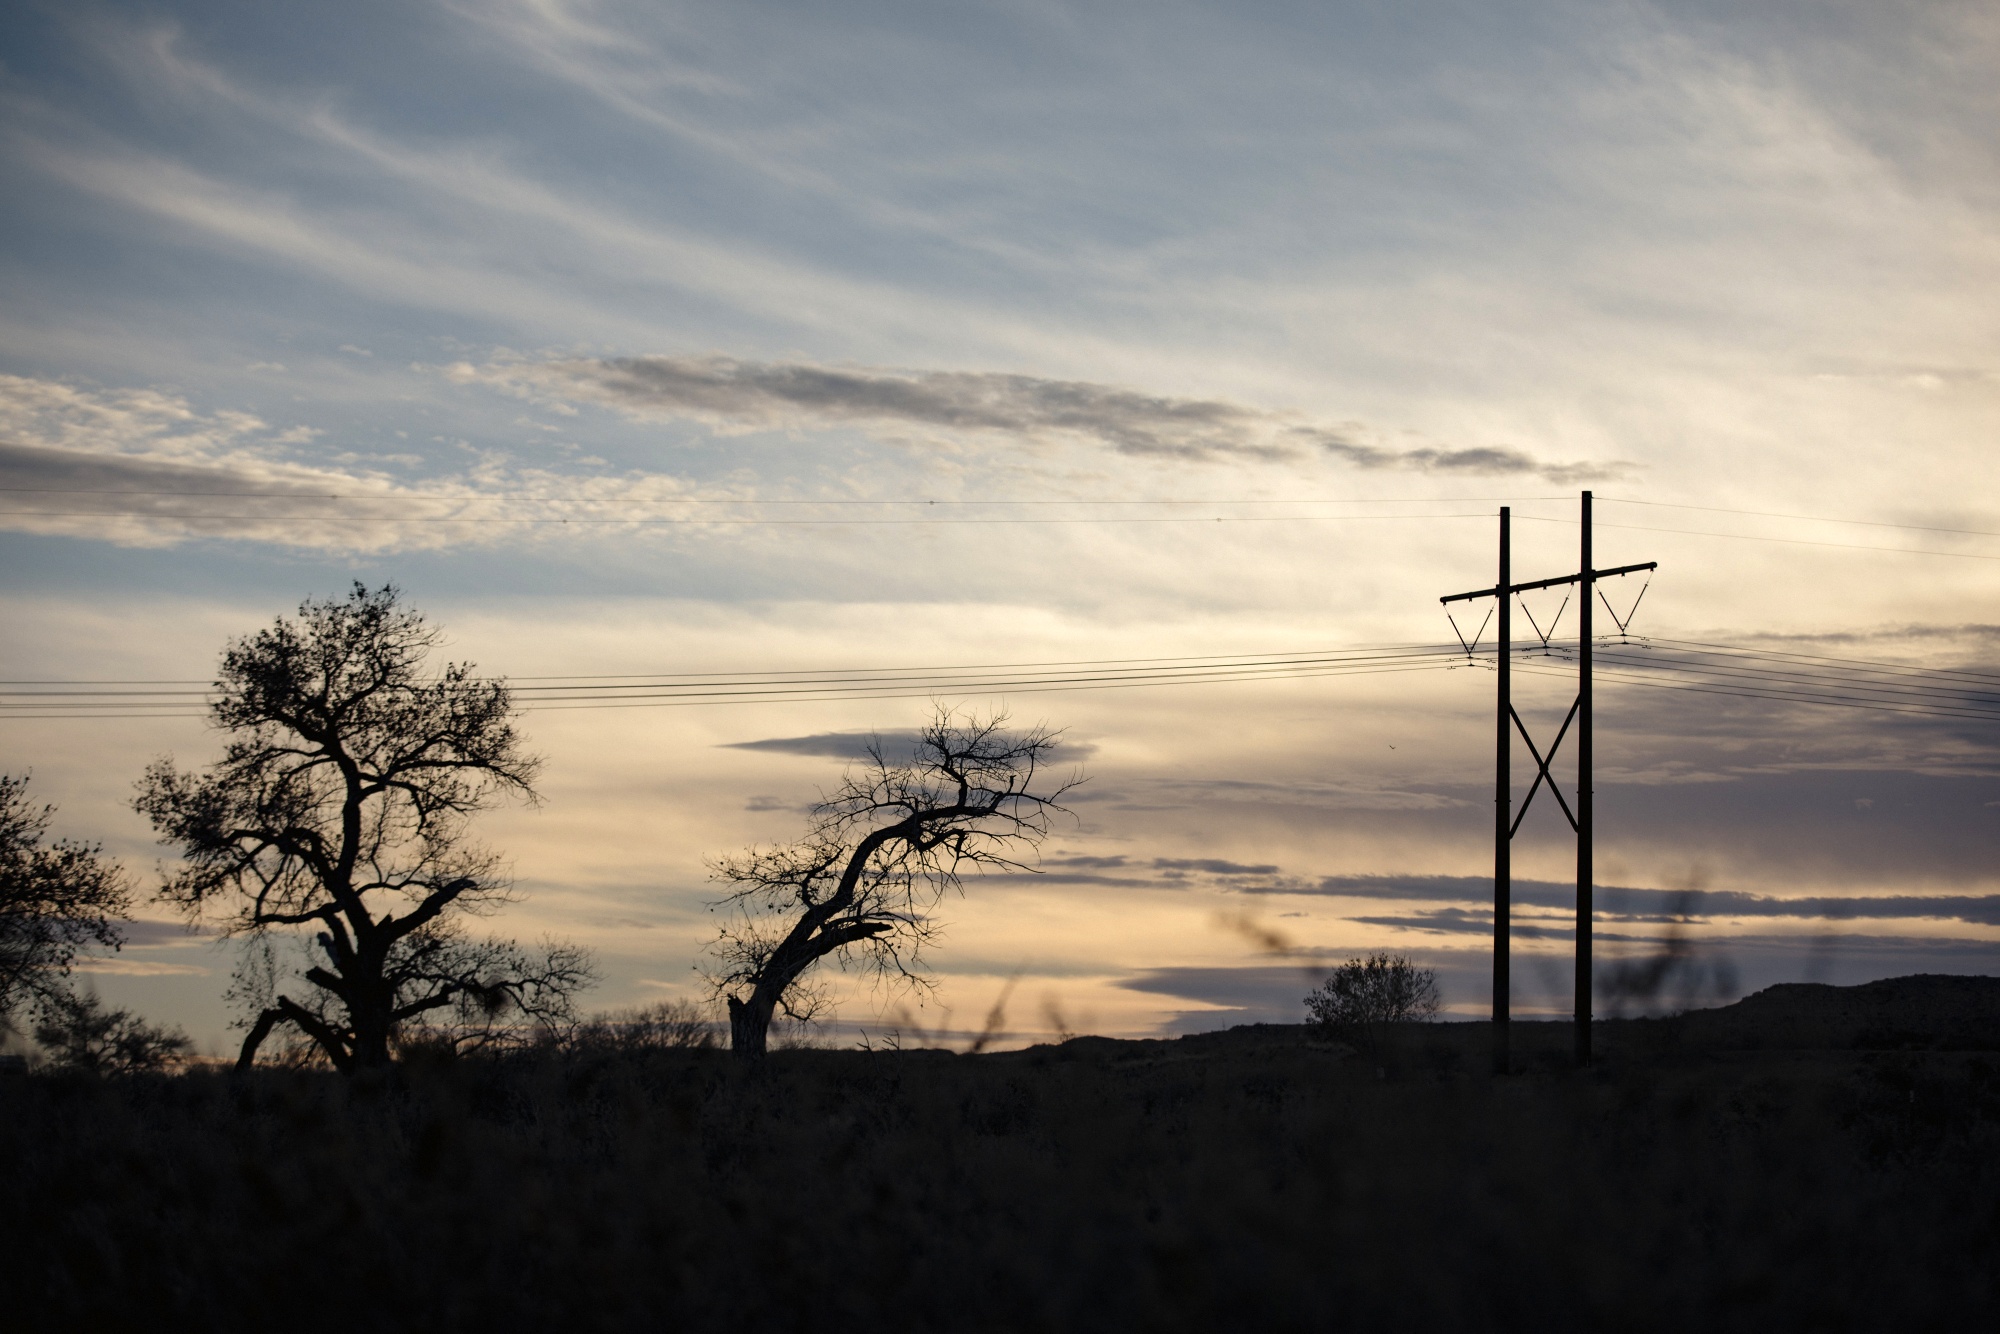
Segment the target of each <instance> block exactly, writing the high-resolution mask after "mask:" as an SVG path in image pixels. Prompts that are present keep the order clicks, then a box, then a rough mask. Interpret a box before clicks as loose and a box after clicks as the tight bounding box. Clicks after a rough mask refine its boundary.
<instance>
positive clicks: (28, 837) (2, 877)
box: [0, 774, 132, 1026]
mask: <svg viewBox="0 0 2000 1334" xmlns="http://www.w3.org/2000/svg"><path fill="white" fill-rule="evenodd" d="M54 814H55V808H54V807H53V806H47V805H44V806H40V807H37V806H36V805H35V803H34V802H33V801H31V800H30V799H29V797H28V780H27V778H26V777H25V776H23V777H19V778H16V777H12V776H10V775H6V774H0V1023H4V1024H7V1025H10V1026H11V1025H12V1023H13V1022H14V1019H15V1016H16V1015H17V1014H18V1012H19V1011H20V1010H21V1009H22V1008H24V1007H32V1008H34V1009H36V1010H38V1011H43V1012H47V1011H49V1010H50V1009H51V1007H53V1006H55V1005H57V1004H59V1003H60V1001H61V1000H62V998H63V997H65V996H66V995H67V994H68V992H67V990H66V989H65V987H64V979H66V978H67V977H68V976H69V971H70V968H71V967H72V966H73V965H74V963H75V962H76V956H77V952H78V951H79V950H82V949H85V948H88V947H90V946H93V945H96V946H101V947H103V948H106V949H114V950H115V949H117V948H118V946H119V945H120V944H122V943H123V941H124V936H123V934H122V933H121V932H120V930H119V922H120V921H121V920H122V919H124V918H125V917H126V916H127V915H128V913H129V912H130V910H131V906H132V894H131V891H130V889H129V888H127V886H126V883H125V877H124V875H123V873H122V872H121V871H120V870H119V868H118V866H117V865H116V864H115V863H113V862H109V861H106V860H105V858H104V849H103V848H102V847H101V846H99V845H97V844H95V843H77V842H73V841H71V840H69V839H58V840H57V841H56V842H54V843H52V844H50V845H48V846H47V847H44V846H43V845H42V840H43V838H44V837H45V836H46V835H47V833H48V828H49V821H50V819H51V818H52V817H53V816H54Z"/></svg>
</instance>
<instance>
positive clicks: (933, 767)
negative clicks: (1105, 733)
mask: <svg viewBox="0 0 2000 1334" xmlns="http://www.w3.org/2000/svg"><path fill="white" fill-rule="evenodd" d="M1005 723H1006V717H1005V715H999V714H996V715H994V716H992V717H989V718H985V719H981V718H978V717H971V716H968V717H964V718H961V717H959V716H957V715H954V714H953V713H951V712H950V711H949V710H947V709H944V708H942V707H940V708H939V709H938V711H937V713H936V714H935V716H933V718H932V719H931V721H930V722H929V723H928V724H927V725H926V726H925V727H924V728H923V730H922V732H921V734H920V735H919V737H918V739H917V743H916V747H915V751H914V754H912V755H911V756H910V758H909V759H907V760H904V759H902V758H901V757H900V756H897V757H891V755H890V754H889V753H888V752H887V751H886V749H885V747H884V745H883V743H882V742H881V741H880V740H879V739H878V740H876V741H873V742H871V743H870V745H869V748H868V759H867V760H866V761H865V762H863V763H862V764H859V765H857V766H856V767H855V768H853V769H850V770H849V772H848V774H847V776H846V777H845V778H844V779H843V781H842V782H841V785H840V787H839V788H838V789H837V790H836V791H835V792H834V793H833V794H832V795H831V796H829V797H827V798H826V799H824V800H822V801H821V802H819V804H817V805H816V806H814V807H813V809H812V814H811V820H810V823H809V825H808V827H807V830H806V835H805V837H804V838H802V839H800V840H799V841H798V842H796V843H788V844H783V845H781V846H778V847H772V848H753V849H751V850H750V851H749V852H747V853H745V854H744V855H743V856H741V857H734V858H728V859H724V860H722V861H719V862H717V863H715V865H714V871H715V876H716V879H718V880H721V881H722V882H724V883H725V884H728V885H731V886H734V888H733V890H732V891H731V892H730V893H729V894H728V895H727V896H725V897H724V898H723V899H722V900H721V901H720V902H719V903H718V905H717V906H718V907H727V908H728V909H729V910H731V913H732V916H731V919H730V920H729V922H728V923H727V924H726V925H725V926H724V927H723V928H722V931H721V933H720V935H719V936H718V938H717V940H716V941H715V943H714V945H713V946H712V947H711V951H710V952H711V955H712V958H713V960H714V963H713V966H712V967H711V969H710V971H709V975H708V976H709V982H710V984H711V985H712V986H713V987H714V988H715V991H716V993H717V994H718V995H720V996H722V997H723V998H724V999H725V1000H726V1001H727V1002H728V1006H729V1037H730V1047H731V1049H732V1050H733V1051H735V1052H736V1054H737V1055H739V1056H744V1057H752V1058H754V1057H759V1056H762V1055H763V1054H764V1051H765V1046H766V1042H767V1040H768V1035H769V1032H770V1028H771V1022H772V1019H773V1018H774V1017H775V1016H776V1015H777V1014H779V1013H781V1012H782V1013H783V1014H785V1015H787V1016H789V1017H791V1018H794V1019H801V1020H804V1019H810V1018H812V1017H813V1014H814V1012H815V1011H816V1010H817V1008H818V1007H819V1005H820V1003H821V1000H822V993H821V992H820V991H819V990H818V989H817V988H815V987H814V986H813V985H812V982H811V978H810V976H809V975H810V974H811V972H812V970H813V969H814V967H815V965H817V964H818V963H819V962H820V961H821V960H822V959H825V958H827V957H828V956H832V957H833V958H834V959H835V960H836V961H837V962H838V963H840V964H841V965H842V966H859V967H862V968H866V969H869V970H872V971H874V972H876V973H877V974H878V975H881V976H886V977H889V978H892V979H894V980H896V981H899V982H904V983H907V984H909V985H912V986H915V987H918V988H920V989H928V988H930V987H931V986H932V985H933V981H932V979H931V978H930V976H929V975H928V974H927V973H926V972H925V971H924V961H923V952H924V949H925V947H926V946H928V945H929V944H930V943H931V942H932V941H933V940H935V939H936V935H937V931H938V924H937V923H936V921H935V920H934V919H933V918H932V917H931V916H930V913H931V910H932V909H934V908H935V907H936V905H937V903H938V902H939V900H940V899H942V898H943V897H944V895H945V893H946V892H947V891H957V890H960V889H962V884H961V878H962V876H963V875H964V874H965V873H966V872H967V871H991V870H1031V869H1033V868H1032V867H1031V866H1029V865H1028V864H1027V863H1025V862H1023V861H1020V860H1018V858H1017V854H1019V853H1021V852H1023V851H1025V850H1031V849H1033V848H1035V847H1036V846H1038V845H1039V844H1040V843H1041V841H1042V840H1043V839H1044V838H1045V837H1047V835H1048V833H1049V830H1050V827H1051V823H1052V820H1053V818H1054V817H1055V816H1056V815H1058V814H1066V813H1067V812H1066V811H1065V809H1064V807H1063V806H1062V805H1061V800H1062V797H1063V796H1064V794H1065V793H1067V792H1069V791H1070V790H1071V789H1072V788H1074V787H1075V786H1076V784H1077V783H1079V782H1081V781H1082V780H1081V779H1080V778H1078V777H1075V776H1071V777H1069V778H1066V779H1048V778H1046V777H1045V772H1046V770H1047V767H1048V763H1049V758H1050V754H1051V752H1052V751H1053V750H1054V748H1055V746H1056V740H1057V734H1056V733H1055V732H1052V731H1050V730H1049V729H1047V728H1042V727H1037V728H1034V729H1032V730H1029V731H1025V732H1009V731H1007V730H1006V727H1005Z"/></svg>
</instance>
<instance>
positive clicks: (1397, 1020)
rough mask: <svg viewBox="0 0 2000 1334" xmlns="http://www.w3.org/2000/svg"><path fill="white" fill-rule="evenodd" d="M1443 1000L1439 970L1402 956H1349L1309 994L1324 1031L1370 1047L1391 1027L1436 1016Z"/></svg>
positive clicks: (1309, 1006)
mask: <svg viewBox="0 0 2000 1334" xmlns="http://www.w3.org/2000/svg"><path fill="white" fill-rule="evenodd" d="M1438 1003H1439V1002H1438V984H1437V974H1436V973H1434V972H1432V971H1431V970H1430V969H1428V968H1419V967H1418V966H1417V965H1416V964H1414V963H1412V962H1411V961H1410V958H1409V956H1408V955H1403V954H1371V955H1369V956H1368V957H1367V958H1365V959H1349V960H1348V961H1347V962H1346V963H1344V964H1342V965H1340V967H1338V968H1336V969H1334V970H1333V971H1332V972H1331V973H1329V974H1328V975H1327V979H1326V981H1324V982H1322V983H1320V984H1319V986H1317V987H1315V988H1314V989H1313V990H1312V991H1311V992H1310V993H1308V994H1307V996H1306V1010H1307V1012H1308V1013H1309V1014H1311V1015H1312V1019H1313V1022H1314V1023H1315V1024H1317V1025H1318V1026H1319V1027H1320V1028H1321V1029H1322V1030H1324V1031H1326V1032H1327V1033H1328V1034H1330V1035H1332V1036H1334V1037H1338V1038H1340V1039H1342V1040H1343V1041H1347V1042H1352V1043H1354V1044H1356V1045H1357V1046H1361V1047H1367V1048H1371V1049H1372V1048H1373V1047H1374V1046H1375V1045H1376V1044H1377V1043H1379V1042H1380V1040H1381V1037H1382V1030H1383V1028H1384V1027H1385V1026H1386V1025H1389V1024H1402V1023H1421V1022H1428V1021H1429V1020H1432V1019H1435V1018H1436V1017H1437V1012H1438Z"/></svg>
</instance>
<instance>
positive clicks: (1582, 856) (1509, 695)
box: [1438, 491, 1659, 1074]
mask: <svg viewBox="0 0 2000 1334" xmlns="http://www.w3.org/2000/svg"><path fill="white" fill-rule="evenodd" d="M1512 526H1513V515H1512V509H1511V507H1509V506H1504V505H1503V506H1502V507H1501V509H1500V577H1499V580H1498V581H1497V582H1496V583H1495V584H1494V586H1493V587H1491V588H1478V589H1474V590H1473V591H1471V592H1469V593H1452V594H1450V595H1448V596H1446V597H1442V598H1439V599H1438V601H1439V602H1440V603H1443V604H1445V605H1447V606H1448V605H1449V604H1451V603H1453V602H1469V601H1474V600H1477V599H1479V598H1495V599H1497V601H1498V613H1499V616H1498V619H1499V622H1500V623H1499V625H1498V626H1497V627H1495V632H1496V634H1497V635H1498V638H1499V644H1498V648H1497V652H1496V653H1495V655H1494V656H1495V661H1496V664H1497V667H1498V675H1499V690H1498V709H1497V710H1496V717H1495V721H1496V724H1497V730H1496V736H1495V740H1496V746H1495V751H1496V754H1495V761H1494V783H1493V785H1494V792H1493V1069H1494V1072H1495V1073H1496V1074H1505V1073H1507V1071H1508V1069H1509V1068H1510V1066H1511V1063H1512V1055H1511V1050H1510V1045H1509V1034H1508V1011H1509V1008H1510V1005H1511V1001H1512V988H1513V973H1512V964H1513V960H1512V952H1511V946H1512V934H1513V922H1512V910H1513V876H1514V868H1513V842H1514V835H1515V833H1516V832H1518V831H1519V830H1520V828H1521V820H1522V819H1523V818H1524V817H1525V816H1526V815H1527V813H1528V806H1529V804H1530V803H1531V802H1533V801H1534V799H1535V794H1536V793H1538V792H1540V791H1541V790H1542V786H1543V785H1544V784H1547V786H1548V789H1549V791H1550V793H1552V794H1553V795H1554V797H1555V800H1556V804H1557V805H1558V806H1560V807H1561V808H1562V813H1563V816H1564V818H1565V819H1567V820H1568V821H1569V827H1570V829H1571V830H1572V831H1573V832H1574V833H1575V834H1576V1060H1577V1063H1578V1064H1579V1065H1586V1064H1588V1063H1589V1061H1590V1002H1591V964H1590V926H1591V915H1592V911H1593V909H1592V902H1591V900H1592V896H1593V892H1594V889H1595V883H1594V882H1595V876H1596V870H1595V864H1594V859H1595V848H1594V846H1593V840H1594V835H1595V825H1594V811H1593V807H1594V804H1595V803H1594V802H1593V801H1592V800H1591V763H1592V754H1591V748H1592V742H1593V741H1594V739H1595V738H1594V735H1593V731H1594V723H1595V719H1594V717H1593V710H1592V699H1591V646H1592V635H1593V633H1594V630H1593V625H1592V610H1593V606H1592V604H1593V602H1594V601H1595V598H1596V596H1599V595H1601V594H1600V591H1599V590H1598V588H1597V581H1598V580H1599V579H1608V578H1611V577H1613V576H1616V575H1626V574H1636V573H1639V572H1640V571H1650V570H1656V569H1658V568H1659V562H1657V561H1646V562H1644V563H1643V564H1639V565H1620V566H1617V567H1616V568H1614V569H1609V570H1599V569H1596V568H1594V567H1593V566H1592V564H1591V550H1590V545H1591V544H1590V492H1588V491H1585V492H1584V493H1583V548H1582V559H1581V561H1580V562H1579V564H1578V568H1577V572H1576V573H1575V574H1562V575H1556V576H1555V577H1553V578H1550V579H1535V580H1531V581H1529V582H1527V583H1519V584H1517V583H1515V582H1513V578H1514V575H1513V550H1512V541H1513V533H1512ZM1566 584H1578V585H1580V589H1579V591H1580V592H1581V594H1582V596H1581V597H1580V598H1579V599H1578V603H1579V616H1578V620H1579V625H1578V627H1577V687H1576V701H1575V702H1574V703H1573V704H1571V705H1570V706H1569V714H1568V715H1567V716H1566V717H1565V718H1564V719H1563V723H1562V726H1561V727H1560V728H1559V729H1557V731H1556V736H1555V740H1554V742H1552V743H1551V744H1550V746H1549V748H1548V751H1547V753H1544V752H1543V751H1542V750H1541V748H1540V747H1538V746H1537V745H1536V744H1535V739H1534V737H1533V736H1532V735H1530V734H1529V732H1528V725H1527V724H1526V723H1524V722H1522V721H1521V715H1520V713H1519V712H1518V711H1517V710H1516V709H1515V708H1514V693H1513V675H1514V674H1513V656H1514V619H1513V605H1514V596H1515V595H1516V594H1519V593H1525V592H1530V591H1532V590H1534V589H1538V588H1557V587H1561V586H1563V585H1566ZM1639 596H1640V597H1641V598H1643V597H1644V596H1645V590H1644V589H1641V590H1640V593H1639ZM1605 610H1606V611H1608V612H1610V613H1611V617H1612V619H1613V620H1614V621H1617V622H1618V625H1619V629H1620V630H1623V629H1624V628H1625V626H1626V625H1627V624H1629V623H1630V621H1631V613H1630V612H1628V613H1627V614H1626V615H1625V616H1624V617H1623V618H1620V617H1619V616H1618V613H1617V612H1616V611H1613V610H1612V609H1611V604H1610V602H1609V600H1607V601H1606V602H1605ZM1632 610H1633V611H1634V612H1636V611H1637V610H1638V602H1637V601H1636V600H1635V601H1634V602H1633V605H1632ZM1523 611H1524V612H1525V611H1526V608H1525V606H1524V608H1523ZM1561 614H1562V613H1561V612H1560V611H1558V612H1557V613H1556V615H1557V616H1558V617H1560V616H1561ZM1529 619H1530V621H1531V622H1532V621H1533V617H1532V616H1530V618H1529ZM1536 632H1537V634H1538V635H1540V637H1541V640H1542V644H1543V646H1544V647H1546V646H1547V644H1548V640H1549V635H1550V634H1553V633H1554V626H1553V624H1552V625H1551V626H1550V630H1549V632H1548V634H1543V633H1542V632H1541V627H1540V626H1539V625H1538V626H1536ZM1477 640H1478V635H1477V634H1476V633H1475V635H1474V637H1473V642H1474V643H1476V642H1477ZM1466 647H1467V651H1468V652H1470V651H1471V647H1472V645H1471V644H1467V645H1466ZM1572 726H1574V728H1575V729H1576V764H1577V776H1576V806H1575V808H1574V809H1572V808H1571V806H1570V804H1569V802H1567V801H1566V800H1564V799H1563V794H1562V789H1561V788H1560V787H1559V786H1558V785H1557V784H1556V780H1555V775H1554V774H1553V773H1551V772H1550V771H1549V766H1550V765H1551V764H1552V763H1554V761H1555V758H1556V752H1557V751H1558V750H1559V749H1561V747H1562V743H1563V741H1564V740H1565V739H1566V738H1567V737H1568V736H1569V735H1570V729H1571V728H1572ZM1517 731H1518V732H1519V733H1520V735H1521V740H1522V741H1523V742H1524V743H1526V745H1527V747H1528V754H1529V755H1530V756H1532V757H1533V758H1534V761H1535V781H1534V783H1533V784H1532V785H1531V786H1530V787H1529V788H1528V795H1527V796H1526V797H1523V798H1522V799H1521V804H1520V807H1519V809H1518V810H1516V809H1514V802H1513V796H1514V747H1513V740H1514V733H1515V732H1517Z"/></svg>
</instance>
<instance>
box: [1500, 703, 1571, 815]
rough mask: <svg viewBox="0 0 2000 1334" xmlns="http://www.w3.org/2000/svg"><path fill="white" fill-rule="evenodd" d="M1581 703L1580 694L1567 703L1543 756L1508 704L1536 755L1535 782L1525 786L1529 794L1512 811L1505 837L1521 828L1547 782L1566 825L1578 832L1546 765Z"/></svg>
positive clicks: (1523, 735) (1522, 737)
mask: <svg viewBox="0 0 2000 1334" xmlns="http://www.w3.org/2000/svg"><path fill="white" fill-rule="evenodd" d="M1582 704H1583V696H1581V695H1578V696H1577V697H1576V700H1575V702H1574V703H1572V704H1571V705H1570V706H1569V716H1568V717H1567V718H1564V719H1563V725H1562V727H1561V729H1560V730H1558V731H1557V732H1556V740H1555V744H1554V745H1552V746H1550V747H1549V753H1548V754H1547V755H1546V756H1544V755H1543V754H1542V752H1541V751H1539V750H1536V749H1535V739H1534V738H1533V737H1531V736H1529V735H1528V725H1527V724H1526V723H1524V722H1522V721H1521V715H1520V713H1519V712H1518V711H1517V710H1516V709H1515V708H1514V706H1513V704H1511V703H1510V704H1508V705H1507V712H1508V713H1510V714H1512V715H1513V717H1514V727H1515V729H1516V730H1517V731H1519V732H1520V734H1521V740H1523V741H1525V742H1527V743H1528V753H1529V754H1530V755H1532V756H1534V757H1535V783H1534V786H1533V787H1530V788H1529V789H1528V795H1527V796H1525V797H1523V798H1521V808H1520V810H1519V811H1517V812H1516V813H1515V815H1514V823H1513V824H1512V825H1511V826H1510V827H1509V828H1508V830H1507V837H1508V838H1512V837H1514V834H1515V832H1516V831H1517V830H1519V829H1520V827H1521V821H1523V820H1525V819H1527V818H1528V806H1529V804H1530V803H1531V802H1533V801H1534V799H1535V794H1536V793H1537V792H1540V791H1541V790H1542V784H1543V783H1547V784H1548V785H1549V791H1550V792H1552V793H1554V794H1555V798H1556V804H1557V805H1558V806H1560V807H1562V813H1563V818H1564V819H1565V820H1568V821H1569V827H1570V828H1571V829H1572V830H1574V831H1577V832H1579V833H1580V832H1581V827H1580V826H1579V825H1578V824H1577V822H1576V813H1575V812H1574V811H1572V810H1570V808H1569V803H1568V802H1567V801H1564V800H1563V794H1562V789H1561V788H1559V787H1557V786H1556V778H1555V775H1554V774H1552V773H1550V772H1549V765H1550V764H1552V763H1554V762H1555V758H1556V752H1557V751H1558V750H1560V749H1561V748H1562V743H1563V738H1564V737H1566V736H1568V735H1569V725H1570V724H1571V723H1573V722H1575V721H1576V711H1577V709H1578V708H1580V707H1581V706H1582Z"/></svg>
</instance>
